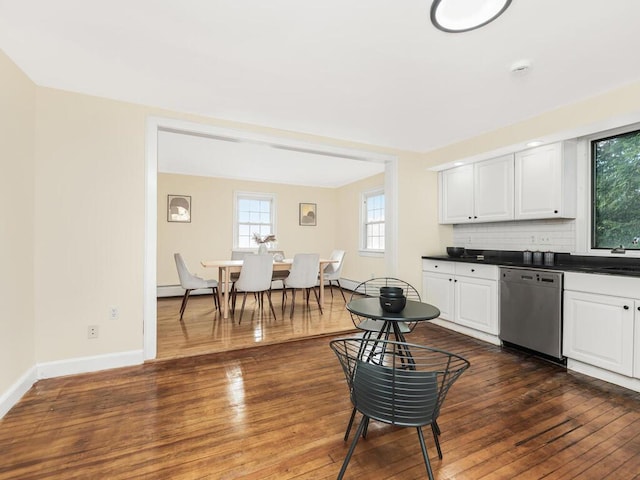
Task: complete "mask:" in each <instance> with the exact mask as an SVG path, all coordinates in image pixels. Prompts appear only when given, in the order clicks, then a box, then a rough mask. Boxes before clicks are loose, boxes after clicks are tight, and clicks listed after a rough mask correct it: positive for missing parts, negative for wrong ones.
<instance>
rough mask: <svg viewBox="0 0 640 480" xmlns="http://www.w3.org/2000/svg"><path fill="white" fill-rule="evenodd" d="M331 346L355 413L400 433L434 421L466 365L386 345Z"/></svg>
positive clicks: (452, 357)
mask: <svg viewBox="0 0 640 480" xmlns="http://www.w3.org/2000/svg"><path fill="white" fill-rule="evenodd" d="M330 346H331V348H332V350H333V351H334V352H335V354H336V355H337V357H338V360H339V361H340V364H341V365H342V368H343V371H344V373H345V378H346V380H347V384H348V386H349V391H350V392H351V400H352V402H353V404H354V406H355V407H356V408H357V409H358V411H360V412H361V413H363V414H364V415H366V416H368V417H369V418H373V419H374V420H379V421H381V422H385V423H390V424H393V425H398V426H403V427H418V426H423V425H428V424H430V423H431V422H433V421H435V420H436V419H437V418H438V415H439V414H440V409H441V407H442V403H443V402H444V399H445V397H446V395H447V393H448V391H449V389H450V388H451V386H452V385H453V383H454V382H455V381H456V380H457V379H458V378H459V377H460V375H462V373H463V372H464V371H465V370H466V369H467V368H469V365H470V364H469V362H468V361H467V360H466V359H464V358H463V357H461V356H459V355H456V354H453V353H449V352H446V351H444V350H439V349H435V348H431V347H426V346H423V345H416V344H411V343H401V342H395V341H390V340H379V339H363V338H355V337H351V338H340V339H337V340H333V341H332V342H330Z"/></svg>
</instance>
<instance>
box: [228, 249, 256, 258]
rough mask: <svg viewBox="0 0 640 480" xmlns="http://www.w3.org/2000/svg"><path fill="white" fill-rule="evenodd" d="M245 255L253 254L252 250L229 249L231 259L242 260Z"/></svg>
mask: <svg viewBox="0 0 640 480" xmlns="http://www.w3.org/2000/svg"><path fill="white" fill-rule="evenodd" d="M247 255H253V252H243V251H241V250H231V260H244V257H246V256H247Z"/></svg>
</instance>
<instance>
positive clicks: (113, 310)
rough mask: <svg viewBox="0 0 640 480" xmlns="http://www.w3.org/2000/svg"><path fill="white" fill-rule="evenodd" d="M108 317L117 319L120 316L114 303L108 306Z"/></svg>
mask: <svg viewBox="0 0 640 480" xmlns="http://www.w3.org/2000/svg"><path fill="white" fill-rule="evenodd" d="M109 318H110V319H111V320H117V319H119V318H120V309H119V308H118V307H117V306H116V305H112V306H111V307H109Z"/></svg>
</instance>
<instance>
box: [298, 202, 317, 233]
mask: <svg viewBox="0 0 640 480" xmlns="http://www.w3.org/2000/svg"><path fill="white" fill-rule="evenodd" d="M299 215H300V225H303V226H310V227H315V226H316V221H317V220H318V218H317V212H316V204H315V203H301V204H300V212H299Z"/></svg>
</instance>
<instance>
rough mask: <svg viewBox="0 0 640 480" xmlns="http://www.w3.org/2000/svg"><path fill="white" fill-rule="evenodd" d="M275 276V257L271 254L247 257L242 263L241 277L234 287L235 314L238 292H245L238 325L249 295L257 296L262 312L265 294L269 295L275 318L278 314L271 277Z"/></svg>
mask: <svg viewBox="0 0 640 480" xmlns="http://www.w3.org/2000/svg"><path fill="white" fill-rule="evenodd" d="M272 274H273V256H271V255H270V254H268V253H267V254H264V255H247V256H245V257H244V261H243V262H242V269H241V270H240V276H239V277H238V280H236V281H235V283H234V286H233V302H232V304H233V310H234V312H235V306H236V295H237V294H238V292H243V293H244V296H243V298H242V307H241V308H240V318H239V319H238V323H240V322H241V321H242V313H243V312H244V305H245V303H246V301H247V293H248V292H253V293H254V294H256V301H257V302H258V306H259V307H260V309H261V310H262V311H264V294H265V292H266V293H267V299H268V300H269V307H270V309H271V312H272V313H273V316H274V318H275V316H276V312H275V310H274V308H273V303H271V276H272Z"/></svg>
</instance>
